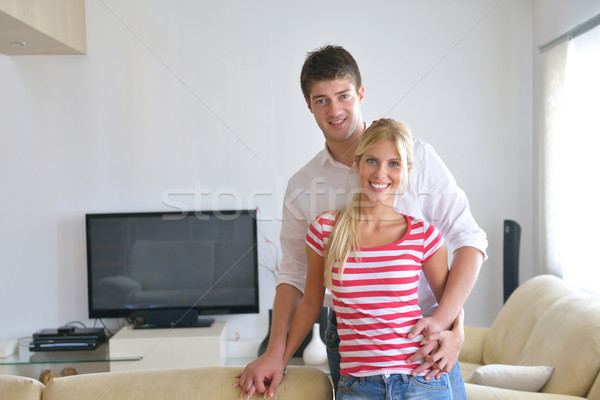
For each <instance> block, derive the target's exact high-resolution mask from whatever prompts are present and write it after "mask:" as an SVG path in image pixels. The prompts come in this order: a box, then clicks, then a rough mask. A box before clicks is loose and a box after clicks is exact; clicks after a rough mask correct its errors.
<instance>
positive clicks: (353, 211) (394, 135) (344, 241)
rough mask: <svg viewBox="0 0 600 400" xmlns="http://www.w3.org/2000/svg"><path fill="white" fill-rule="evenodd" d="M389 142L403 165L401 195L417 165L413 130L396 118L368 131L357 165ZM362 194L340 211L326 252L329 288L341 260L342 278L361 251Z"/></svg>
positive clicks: (363, 137)
mask: <svg viewBox="0 0 600 400" xmlns="http://www.w3.org/2000/svg"><path fill="white" fill-rule="evenodd" d="M382 140H389V141H391V142H393V143H394V144H395V145H396V149H397V150H398V154H399V155H400V162H401V165H402V171H401V173H402V190H401V192H400V196H402V195H404V193H405V192H406V187H407V185H408V171H409V169H410V168H411V167H412V164H413V139H412V134H411V132H410V129H409V127H408V126H407V125H406V124H404V123H402V122H399V121H395V120H393V119H388V118H382V119H379V120H377V121H375V122H373V124H371V126H369V127H368V128H367V130H366V131H365V133H364V134H363V135H362V137H361V138H360V140H359V142H358V147H357V149H356V152H355V156H356V161H355V162H356V165H358V164H359V163H360V159H361V157H362V156H363V155H364V154H365V153H366V152H367V151H368V150H369V149H370V148H371V147H373V146H374V145H375V144H376V143H378V142H380V141H382ZM361 201H362V192H359V193H356V194H355V195H354V196H353V197H352V199H351V200H350V202H349V203H348V204H347V205H346V206H345V207H343V208H342V209H340V210H338V211H336V217H337V218H336V222H335V225H334V226H333V230H332V232H331V236H330V239H329V242H328V244H327V249H326V250H325V274H324V282H325V286H327V288H328V289H331V287H332V277H333V266H334V264H335V263H336V261H339V263H340V264H339V266H338V269H339V276H340V280H341V279H342V274H343V272H344V266H345V265H346V261H347V260H348V256H349V255H350V252H351V251H355V252H357V251H358V249H360V241H359V237H358V236H359V235H358V231H359V223H360V219H361V218H360V216H361Z"/></svg>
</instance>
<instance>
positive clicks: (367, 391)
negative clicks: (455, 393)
mask: <svg viewBox="0 0 600 400" xmlns="http://www.w3.org/2000/svg"><path fill="white" fill-rule="evenodd" d="M355 399H381V400H384V399H389V400H392V399H393V400H449V399H452V393H450V387H449V386H448V376H447V375H444V376H442V377H441V378H440V379H431V380H429V381H426V380H425V378H424V377H423V376H410V375H405V374H391V375H388V374H386V375H374V376H365V377H358V378H357V377H354V376H348V375H342V376H341V377H340V381H339V382H338V391H337V394H336V400H355Z"/></svg>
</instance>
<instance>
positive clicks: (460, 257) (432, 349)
mask: <svg viewBox="0 0 600 400" xmlns="http://www.w3.org/2000/svg"><path fill="white" fill-rule="evenodd" d="M482 263H483V254H482V253H481V251H479V250H478V249H476V248H474V247H461V248H460V249H458V250H456V251H455V252H454V258H453V259H452V268H451V269H450V273H449V275H448V281H447V282H446V288H445V290H444V297H445V296H446V291H448V295H449V298H452V297H453V298H454V299H455V300H457V301H458V302H459V304H461V305H464V303H465V301H466V300H467V298H468V297H469V294H470V293H471V290H472V289H473V287H474V286H475V282H476V280H477V276H478V275H479V270H480V269H481V264H482ZM448 329H449V327H441V326H434V325H433V324H430V319H428V318H422V319H421V320H419V322H418V323H417V325H415V327H414V328H413V330H411V335H414V336H416V335H418V334H419V333H423V334H425V335H426V338H425V340H424V341H423V347H421V348H420V349H419V350H418V351H417V352H416V353H415V354H413V355H412V356H411V357H409V358H408V360H407V362H409V363H410V362H415V361H417V360H419V359H421V358H424V359H425V361H424V362H423V363H422V364H421V365H419V366H418V367H417V368H415V370H414V371H413V375H418V374H420V373H421V372H423V371H424V370H426V369H428V368H430V367H432V370H431V371H430V372H429V373H428V374H427V376H426V378H431V377H433V376H437V377H439V376H441V374H442V373H443V372H450V371H451V370H452V368H453V367H454V365H455V364H456V361H457V360H458V354H459V353H460V349H461V347H462V345H463V343H464V318H463V312H462V310H461V312H460V313H459V315H458V316H457V318H456V319H455V321H454V323H453V325H452V330H451V331H448ZM437 341H439V348H438V344H437ZM434 364H437V366H441V368H435V366H434Z"/></svg>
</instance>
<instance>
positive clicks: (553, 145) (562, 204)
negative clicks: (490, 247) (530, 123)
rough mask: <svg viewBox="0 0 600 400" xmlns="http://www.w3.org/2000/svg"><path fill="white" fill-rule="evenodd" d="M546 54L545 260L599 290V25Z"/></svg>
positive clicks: (566, 277) (588, 287) (553, 268)
mask: <svg viewBox="0 0 600 400" xmlns="http://www.w3.org/2000/svg"><path fill="white" fill-rule="evenodd" d="M547 53H548V54H547V55H544V57H545V62H546V77H545V82H544V84H545V95H544V98H545V110H544V115H545V121H544V131H545V136H544V141H543V146H544V155H543V165H544V176H543V183H544V185H543V186H544V191H545V193H544V200H545V207H544V210H545V215H544V219H545V221H544V222H545V233H546V249H545V250H546V262H547V267H548V271H549V272H553V273H555V274H557V275H559V276H561V275H562V277H563V279H564V280H565V281H567V282H569V283H572V284H574V285H575V286H578V287H580V288H582V289H586V290H589V291H592V292H597V293H600V258H599V257H598V255H597V254H596V252H595V250H596V249H598V248H600V27H596V28H594V29H592V30H591V31H588V32H586V33H584V34H583V35H581V36H578V37H576V38H574V39H572V40H569V41H568V42H567V43H565V44H562V45H560V46H557V47H555V48H553V49H551V50H549V51H548V52H547Z"/></svg>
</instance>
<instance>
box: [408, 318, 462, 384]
mask: <svg viewBox="0 0 600 400" xmlns="http://www.w3.org/2000/svg"><path fill="white" fill-rule="evenodd" d="M421 333H422V334H423V335H424V336H425V339H423V340H422V341H421V345H422V347H421V348H420V349H419V350H417V352H416V353H415V354H413V355H412V356H410V357H409V358H408V359H407V360H406V361H407V362H408V363H413V362H416V361H418V360H420V359H421V358H423V359H424V361H423V363H422V364H421V365H419V366H418V367H417V368H415V369H414V370H413V372H412V375H413V376H416V375H418V374H420V373H421V372H423V371H425V370H426V369H428V368H430V369H431V370H430V371H429V372H428V373H427V375H426V376H425V379H426V380H429V379H431V378H433V377H434V376H435V378H436V379H439V378H440V377H441V376H442V375H443V374H444V373H447V372H450V371H451V370H452V368H454V365H455V364H456V361H457V360H458V354H459V353H460V349H461V347H462V345H463V343H464V341H465V337H464V333H463V330H462V329H461V328H460V327H459V328H455V329H453V330H452V331H448V330H440V329H439V327H438V326H437V324H436V323H435V320H434V319H433V318H431V317H429V318H421V319H420V320H419V321H418V322H417V323H416V324H415V326H414V327H413V328H412V329H411V331H410V332H409V334H408V337H409V338H414V337H416V336H417V335H419V334H421Z"/></svg>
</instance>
